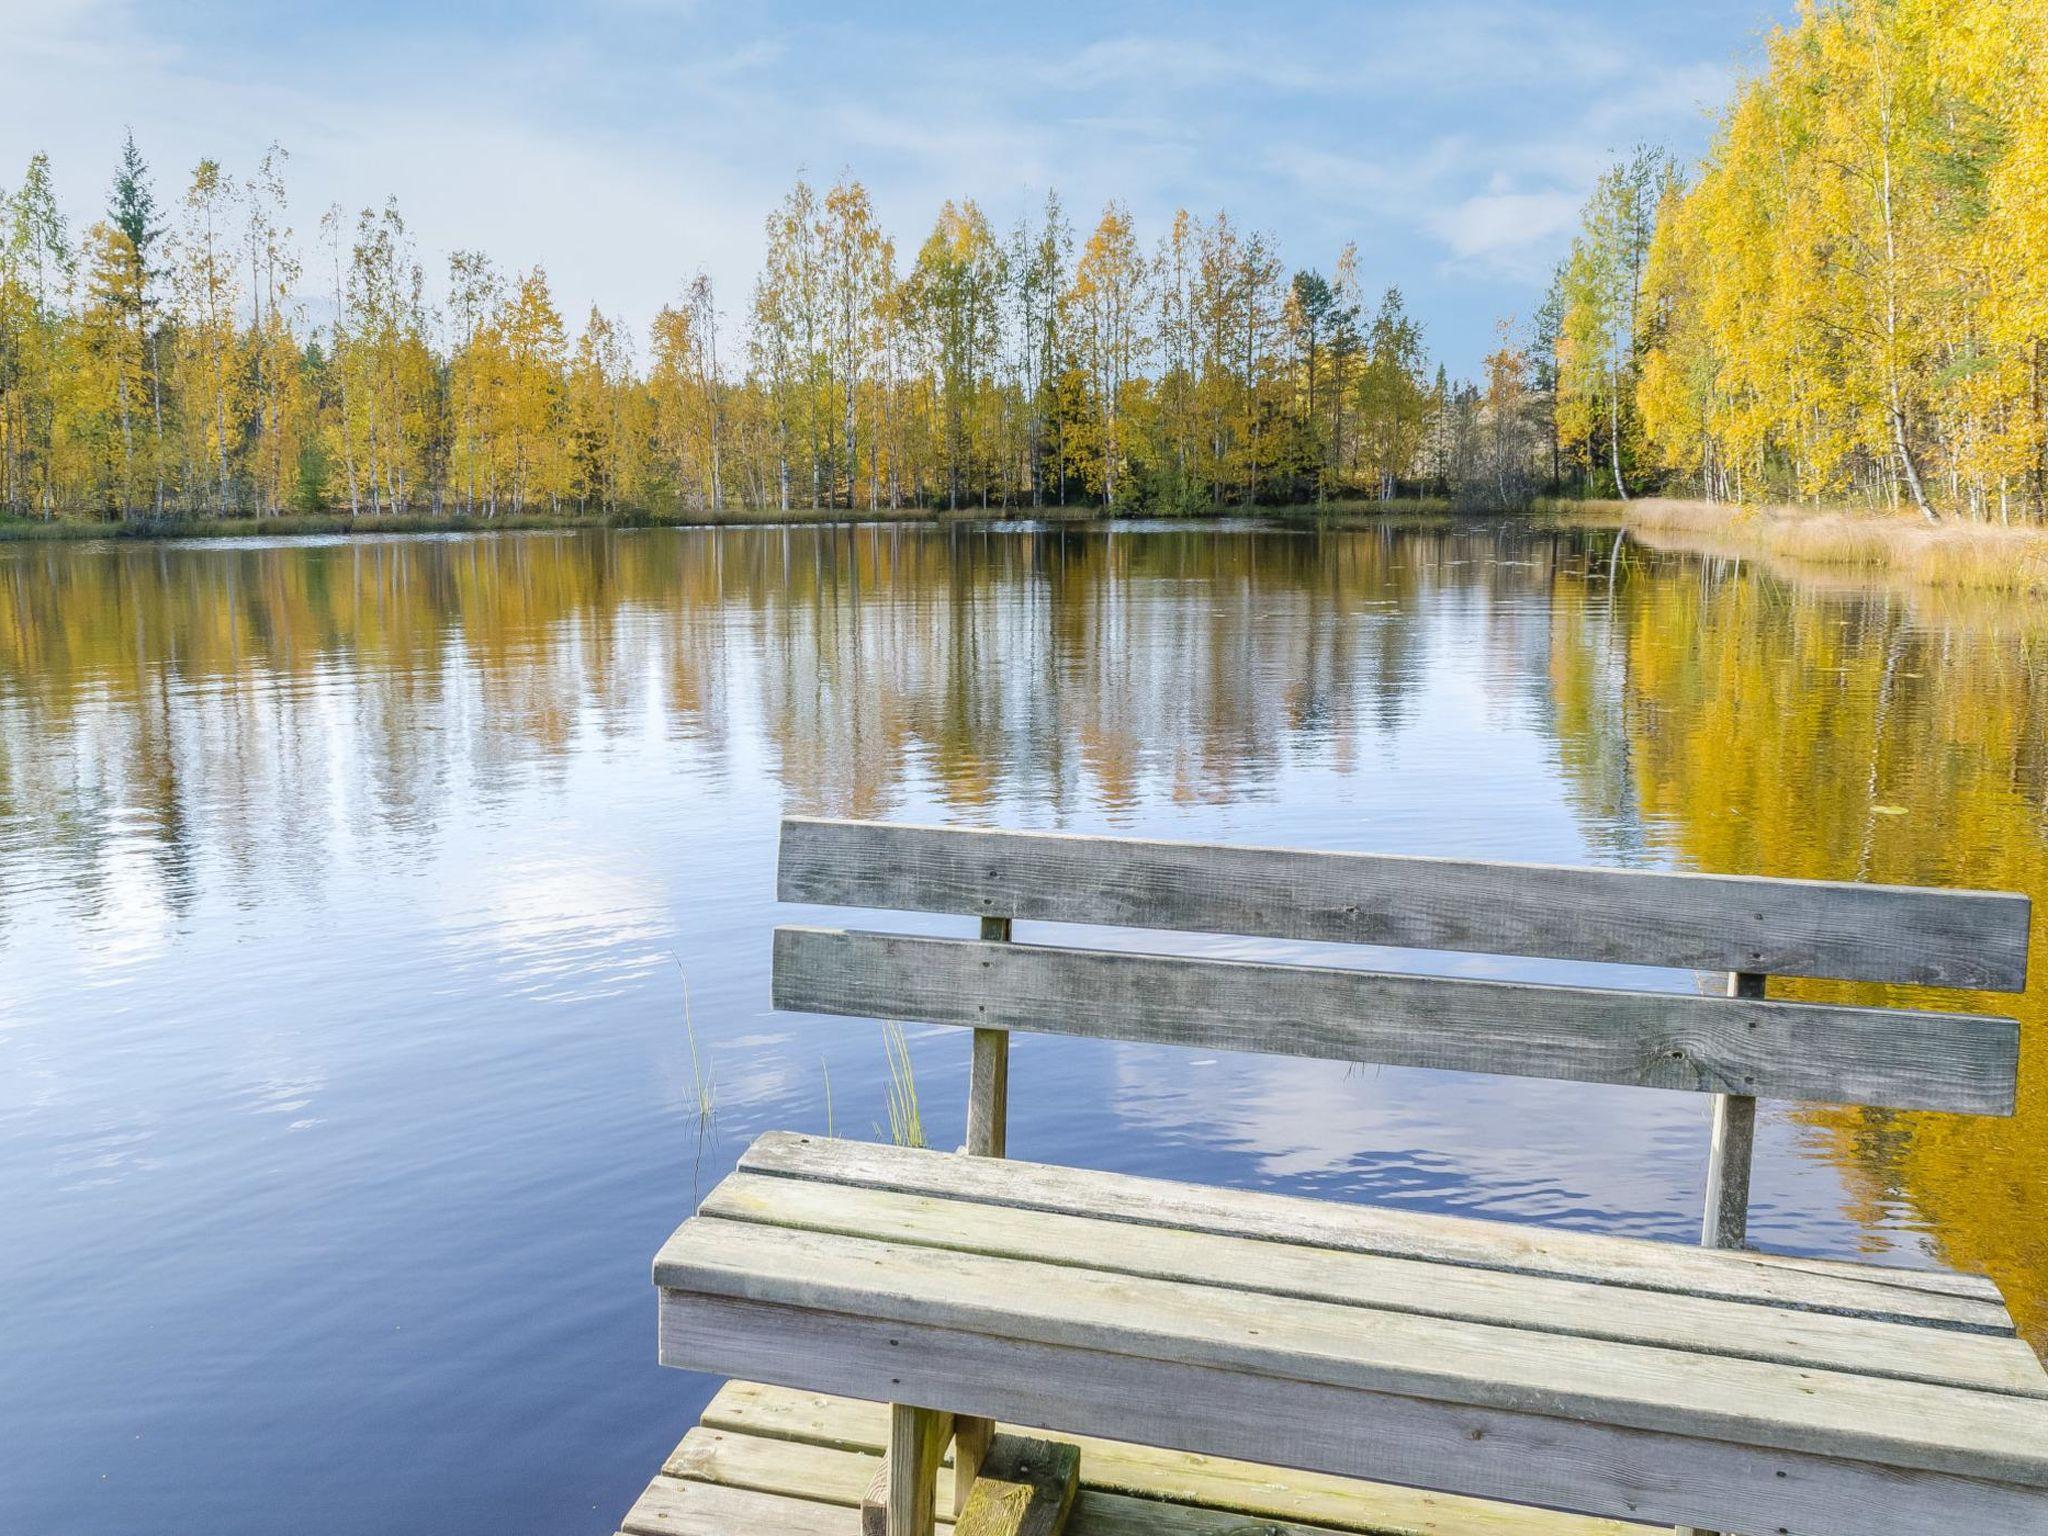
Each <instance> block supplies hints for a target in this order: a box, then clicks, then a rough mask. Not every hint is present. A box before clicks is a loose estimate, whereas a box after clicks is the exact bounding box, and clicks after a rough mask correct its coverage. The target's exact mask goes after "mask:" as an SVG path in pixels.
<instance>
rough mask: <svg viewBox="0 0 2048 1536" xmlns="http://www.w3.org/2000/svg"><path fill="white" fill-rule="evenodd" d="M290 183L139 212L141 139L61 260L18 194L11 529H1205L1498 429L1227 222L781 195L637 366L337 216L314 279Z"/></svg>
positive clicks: (1346, 264)
mask: <svg viewBox="0 0 2048 1536" xmlns="http://www.w3.org/2000/svg"><path fill="white" fill-rule="evenodd" d="M287 166H288V157H287V155H286V152H285V151H284V150H283V149H282V148H279V147H276V146H273V147H272V149H271V150H270V152H269V153H268V154H267V155H266V156H265V157H264V158H263V160H262V162H261V163H260V164H259V165H258V166H257V168H256V169H255V171H254V173H253V174H251V175H249V176H248V177H246V178H244V179H241V180H237V179H235V178H234V177H233V176H231V175H230V174H229V173H228V172H227V171H226V170H224V169H223V168H222V167H221V166H220V165H218V164H217V163H215V162H213V161H210V160H209V161H205V162H202V163H201V164H200V165H199V166H198V167H197V168H196V169H195V170H194V171H193V173H192V175H191V178H190V180H189V182H188V184H187V185H186V187H185V190H184V191H183V193H182V194H181V195H180V196H179V197H178V198H177V200H176V202H175V206H172V207H169V208H163V207H161V206H160V204H159V201H158V196H157V193H156V191H155V190H154V188H153V186H152V183H151V179H150V174H149V170H148V167H147V165H146V164H145V162H144V159H143V156H142V154H141V152H140V150H139V149H138V148H137V146H136V144H135V141H134V139H133V137H132V136H131V137H130V138H129V140H128V142H127V144H126V145H125V147H124V150H123V153H122V157H121V160H120V163H119V166H118V169H117V172H116V174H115V175H114V177H113V179H112V183H111V191H110V194H109V197H108V201H107V209H106V216H105V218H103V219H102V220H100V221H98V222H96V223H94V224H93V225H92V226H91V227H90V228H88V229H86V230H85V231H84V232H83V234H82V235H80V236H78V237H76V238H75V239H74V237H73V234H72V232H71V231H70V230H69V229H68V228H67V225H66V221H65V219H64V217H63V216H62V214H61V213H60V211H59V204H58V199H57V195H56V192H55V190H54V188H53V185H52V172H51V168H50V165H49V162H48V161H47V159H46V158H45V157H43V156H40V155H38V156H36V157H35V158H33V159H32V160H31V161H30V163H29V165H28V168H27V172H26V175H25V176H24V178H23V180H22V183H21V185H20V187H19V188H18V189H17V190H15V191H14V192H13V193H12V194H11V195H10V196H8V197H7V199H6V202H5V214H6V218H5V225H4V234H5V243H4V244H0V506H4V508H5V509H7V510H8V511H11V512H12V513H14V514H15V515H16V516H25V517H41V518H53V517H57V516H59V515H65V516H73V517H89V518H101V519H115V520H118V519H139V518H167V517H193V516H214V515H225V516H234V517H240V518H251V517H255V518H261V517H267V516H274V515H277V514H279V513H282V512H287V511H293V512H302V513H309V512H320V511H328V510H335V511H344V512H348V513H351V514H378V513H381V514H384V515H387V516H389V515H406V514H422V513H424V514H430V515H436V516H463V517H474V518H479V519H489V518H499V517H504V516H507V515H522V514H535V513H540V514H556V515H560V514H565V513H570V514H593V513H596V514H609V513H617V512H621V511H634V510H639V511H646V512H651V513H655V514H666V515H689V514H691V513H704V514H713V515H715V514H719V513H724V512H727V511H745V510H752V511H767V512H775V511H788V510H791V509H798V508H808V509H822V510H827V511H829V510H832V509H842V508H843V509H847V510H855V509H859V510H862V511H868V512H873V511H880V510H888V509H905V508H913V507H944V508H988V509H995V508H1022V507H1047V506H1068V505H1101V506H1108V507H1114V508H1118V509H1131V510H1138V509H1150V510H1158V511H1191V510H1198V509H1205V508H1220V507H1224V506H1229V505H1247V504H1253V503H1260V502H1276V501H1277V502H1297V501H1305V500H1306V501H1313V500H1323V499H1327V498H1329V497H1332V496H1337V495H1358V494H1361V493H1364V494H1370V495H1373V496H1379V497H1387V496H1392V495H1394V494H1396V493H1397V492H1399V491H1402V490H1416V491H1421V490H1431V489H1434V490H1437V491H1448V490H1452V489H1455V488H1458V487H1460V486H1463V485H1466V484H1467V483H1475V484H1486V483H1501V484H1505V483H1506V477H1505V476H1504V475H1502V474H1499V473H1494V474H1483V473H1482V470H1483V469H1484V467H1485V464H1486V463H1487V462H1490V461H1489V460H1488V459H1487V455H1488V453H1489V452H1491V453H1493V454H1494V455H1495V456H1496V457H1498V456H1499V454H1500V453H1501V452H1502V451H1503V450H1504V448H1505V447H1506V446H1507V445H1506V444H1505V441H1504V439H1503V438H1502V436H1501V434H1500V433H1498V432H1493V433H1491V434H1490V435H1489V433H1488V430H1487V423H1488V421H1489V420H1490V417H1489V414H1488V401H1487V399H1486V398H1485V397H1484V396H1482V395H1481V394H1480V393H1479V392H1478V391H1476V390H1474V389H1472V388H1470V387H1468V386H1461V385H1456V384H1453V383H1451V382H1450V381H1449V380H1448V379H1447V378H1446V377H1445V374H1444V372H1443V370H1442V369H1441V368H1438V369H1436V370H1434V372H1432V371H1431V369H1430V368H1429V366H1428V364H1427V361H1426V358H1425V354H1424V349H1423V337H1422V331H1421V328H1420V327H1419V326H1418V324H1417V323H1416V322H1415V321H1414V320H1413V319H1412V318H1411V317H1410V316H1409V315H1408V313H1407V311H1406V309H1405V307H1404V305H1403V302H1402V298H1401V294H1400V293H1399V291H1398V290H1396V289H1391V288H1390V289H1388V290H1387V291H1386V292H1385V293H1384V294H1383V295H1382V296H1381V297H1380V298H1379V299H1378V300H1377V301H1376V302H1374V303H1372V304H1370V305H1369V304H1368V303H1367V301H1366V298H1365V296H1364V294H1363V293H1362V292H1361V287H1360V280H1359V275H1358V271H1357V261H1356V256H1355V253H1354V251H1353V250H1351V249H1350V248H1347V249H1345V250H1344V251H1342V252H1340V253H1338V255H1337V258H1336V261H1335V263H1334V264H1333V266H1332V268H1331V271H1330V274H1329V275H1328V276H1327V277H1325V276H1324V275H1323V274H1321V273H1320V272H1317V271H1312V270H1303V271H1297V272H1293V273H1291V274H1290V273H1289V271H1288V270H1287V268H1286V266H1285V265H1284V264H1283V262H1282V261H1281V259H1280V255H1279V252H1278V250H1277V247H1276V245H1275V243H1274V241H1273V240H1272V238H1271V237H1269V236H1267V235H1264V234H1259V233H1255V232H1250V231H1246V230H1243V229H1241V228H1239V227H1238V226H1237V225H1236V224H1235V223H1233V222H1232V220H1231V219H1230V217H1229V216H1228V215H1227V214H1224V213H1218V214H1216V215H1215V216H1214V217H1213V218H1211V219H1208V220H1198V219H1196V218H1194V217H1191V216H1190V215H1189V214H1187V213H1186V212H1181V213H1177V214H1176V215H1175V216H1174V217H1173V219H1172V221H1171V225H1170V227H1169V228H1168V230H1167V231H1166V233H1165V234H1164V236H1163V238H1161V239H1160V240H1159V242H1158V243H1157V247H1156V249H1153V250H1150V251H1148V250H1146V249H1145V248H1144V247H1143V245H1142V244H1141V243H1140V240H1139V238H1138V235H1137V233H1136V231H1135V228H1134V226H1133V222H1132V219H1131V216H1130V214H1129V212H1128V211H1127V210H1126V209H1124V208H1123V207H1121V206H1119V205H1116V204H1111V205H1110V206H1109V207H1107V208H1105V209H1104V210H1103V211H1102V214H1101V217H1100V219H1099V220H1098V221H1097V222H1096V224H1095V225H1094V227H1093V228H1092V229H1090V230H1088V231H1087V233H1086V235H1085V238H1080V237H1077V232H1076V231H1075V229H1074V228H1073V226H1072V224H1071V223H1070V221H1069V219H1068V217H1067V215H1066V213H1065V211H1064V210H1063V208H1062V206H1061V204H1060V201H1059V198H1058V197H1057V196H1056V195H1053V196H1048V197H1047V198H1046V200H1045V204H1044V207H1043V210H1042V212H1041V213H1040V214H1039V215H1038V216H1037V217H1036V218H1034V219H1032V220H1029V221H1020V222H1019V223H1018V224H1017V226H1016V227H1015V228H1013V229H1012V230H1010V231H1008V232H1007V233H999V232H998V231H997V230H996V229H995V228H994V227H992V225H991V223H990V221H989V219H988V218H987V217H986V216H985V215H984V213H983V212H982V210H981V209H980V208H979V207H978V206H977V205H976V204H975V203H974V202H973V201H972V200H962V201H959V202H948V203H947V204H945V206H943V207H942V208H941V209H940V210H939V212H938V216H937V218H936V220H935V222H934V223H933V226H932V228H931V230H930V232H929V233H928V234H927V235H926V236H925V237H924V239H923V240H922V241H921V242H920V243H919V244H918V245H917V246H916V248H915V249H914V251H899V248H898V246H897V244H896V242H895V241H894V239H893V238H892V237H891V236H890V235H889V234H888V233H886V232H885V231H884V230H883V229H882V228H881V227H880V226H879V224H878V222H877V219H876V215H875V213H874V210H873V207H872V205H871V202H870V198H869V195H868V193H867V191H866V189H865V188H864V187H863V186H862V184H861V183H860V182H859V181H858V180H855V179H852V178H851V177H847V178H843V179H841V180H840V181H839V182H838V183H837V184H835V185H833V186H831V187H829V188H827V189H825V190H823V191H822V192H821V191H819V190H818V189H817V188H815V187H813V186H812V185H811V184H809V183H808V182H806V181H803V180H799V181H798V182H797V184H796V185H795V186H794V187H793V188H792V189H791V190H790V192H789V193H788V194H787V195H786V196H785V197H784V198H783V199H782V201H781V203H780V204H779V206H777V207H776V208H775V209H774V211H773V212H772V213H771V214H770V215H769V216H768V218H767V220H766V230H765V252H764V257H763V261H762V266H761V270H760V274H759V276H758V277H757V279H756V280H755V283H754V285H753V289H752V292H751V293H750V294H749V295H748V296H747V298H746V301H745V303H744V305H743V306H742V307H741V310H740V313H739V314H737V315H734V314H732V313H731V312H730V311H729V310H728V309H726V308H725V307H723V306H722V304H721V301H720V297H719V296H718V295H716V294H715V293H714V292H713V286H712V283H711V281H710V279H709V278H708V277H706V276H704V275H702V274H701V273H700V274H699V275H697V276H696V277H695V278H694V280H691V281H688V282H687V283H685V284H683V285H682V287H681V291H680V292H679V294H678V295H677V297H676V299H675V301H674V302H673V303H671V304H670V305H668V306H666V307H664V308H663V309H662V310H661V311H660V313H659V314H657V315H656V316H655V317H654V320H653V323H652V325H651V327H650V328H649V330H648V333H647V334H646V335H645V336H644V337H641V336H637V335H635V334H634V333H633V331H632V329H631V327H630V326H629V325H628V324H627V323H626V322H625V321H624V320H622V319H620V318H618V317H616V316H611V315H606V314H604V313H603V312H601V311H600V310H598V309H595V308H593V309H592V310H591V311H590V313H589V314H588V316H587V317H586V318H585V319H584V320H583V322H582V324H581V325H580V326H579V327H575V328H573V330H572V326H571V323H570V319H569V317H567V316H565V315H564V314H563V313H562V310H561V307H560V306H559V304H558V303H557V301H556V299H555V297H554V295H553V294H552V293H551V291H550V289H549V285H548V277H547V273H546V272H545V271H544V270H543V269H541V268H539V267H535V268H532V269H529V270H525V271H519V272H513V273H506V272H503V271H501V270H499V269H498V268H497V267H496V266H495V265H494V264H493V263H492V261H491V260H490V258H489V257H488V256H486V255H485V254H483V253H481V252H477V251H456V252H454V253H453V254H452V255H450V256H449V258H448V261H447V264H446V270H445V272H444V273H438V272H437V273H436V274H434V279H435V280H432V281H430V277H429V273H428V271H427V268H426V266H425V264H424V262H423V260H422V257H421V255H420V253H419V252H418V251H417V249H416V248H415V245H414V242H413V240H412V238H411V236H410V235H409V233H408V231H407V228H406V224H405V220H404V217H403V215H402V214H401V212H400V210H399V209H398V208H397V207H396V206H395V205H393V204H387V205H386V206H385V207H383V208H380V209H370V210H364V211H362V212H361V213H359V214H356V215H354V216H350V215H348V214H345V213H344V212H343V211H342V210H340V209H338V208H334V209H329V210H328V211H327V212H326V213H324V214H323V215H322V216H321V217H320V219H319V223H318V230H317V235H316V236H315V238H314V239H313V240H312V241H311V243H310V249H304V248H302V247H301V245H300V243H299V242H298V240H297V238H296V236H295V235H294V232H293V230H292V228H291V214H290V209H289V206H288V203H287V199H286V193H285V181H284V176H285V171H286V169H287ZM1499 361H1500V364H1501V366H1502V367H1503V368H1504V369H1506V370H1508V371H1509V372H1513V371H1514V370H1516V369H1519V368H1521V367H1522V366H1523V365H1522V363H1521V360H1520V357H1519V354H1516V353H1514V352H1513V350H1512V349H1508V348H1504V349H1503V355H1502V358H1501V359H1500V360H1499ZM1522 387H1523V386H1522V384H1521V383H1520V382H1515V383H1514V388H1515V389H1516V390H1520V389H1521V388H1522ZM1504 419H1506V418H1504ZM1526 456H1527V455H1526V445H1517V447H1516V457H1517V459H1518V461H1519V459H1520V458H1525V457H1526ZM1494 468H1495V469H1496V470H1498V469H1500V468H1501V466H1500V465H1497V464H1496V465H1494Z"/></svg>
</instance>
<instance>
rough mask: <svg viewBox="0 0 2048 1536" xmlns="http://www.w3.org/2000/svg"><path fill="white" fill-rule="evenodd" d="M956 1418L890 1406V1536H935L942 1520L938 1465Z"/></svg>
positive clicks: (900, 1405) (886, 1464)
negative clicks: (940, 1517) (934, 1533)
mask: <svg viewBox="0 0 2048 1536" xmlns="http://www.w3.org/2000/svg"><path fill="white" fill-rule="evenodd" d="M952 1432H953V1416H952V1415H951V1414H950V1413H941V1412H939V1411H938V1410H936V1409H933V1408H913V1407H911V1406H910V1405H909V1404H907V1403H891V1404H890V1405H889V1456H888V1459H887V1461H886V1462H884V1463H883V1465H884V1467H885V1468H886V1470H887V1473H888V1479H889V1489H888V1502H887V1505H886V1510H887V1514H886V1518H885V1522H884V1526H883V1529H884V1531H885V1532H886V1533H887V1536H933V1532H934V1530H935V1528H936V1524H937V1520H938V1487H939V1463H940V1461H941V1460H942V1459H943V1458H944V1457H945V1454H946V1439H947V1437H948V1436H949V1435H951V1434H952Z"/></svg>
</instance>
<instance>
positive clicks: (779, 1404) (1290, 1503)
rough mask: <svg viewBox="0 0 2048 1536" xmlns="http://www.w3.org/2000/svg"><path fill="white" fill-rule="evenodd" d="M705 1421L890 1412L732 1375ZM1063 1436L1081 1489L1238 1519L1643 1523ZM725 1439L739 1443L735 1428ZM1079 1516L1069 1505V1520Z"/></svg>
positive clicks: (874, 1434) (1516, 1529)
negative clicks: (1077, 1456) (1077, 1453)
mask: <svg viewBox="0 0 2048 1536" xmlns="http://www.w3.org/2000/svg"><path fill="white" fill-rule="evenodd" d="M703 1422H704V1425H705V1427H707V1428H718V1429H725V1430H731V1431H734V1432H736V1434H737V1435H738V1436H740V1437H751V1438H756V1439H788V1440H795V1441H801V1442H803V1443H805V1444H806V1445H809V1446H813V1447H818V1448H823V1449H830V1450H837V1451H841V1452H852V1453H856V1454H858V1455H861V1456H865V1457H874V1456H879V1455H880V1454H881V1451H882V1445H883V1441H884V1439H885V1437H886V1432H887V1425H888V1414H887V1409H886V1407H885V1406H884V1405H882V1404H878V1403H867V1402H862V1401H860V1400H859V1399H857V1398H846V1397H831V1396H827V1395H825V1394H823V1393H817V1392H799V1391H794V1390H791V1389H788V1388H783V1387H772V1386H768V1385H766V1384H764V1383H761V1382H739V1381H736V1382H730V1383H728V1384H727V1385H726V1386H725V1387H724V1388H723V1389H722V1390H721V1391H720V1392H719V1394H718V1395H717V1397H715V1398H713V1399H712V1401H711V1405H710V1406H709V1407H708V1408H706V1409H705V1410H704V1421H703ZM1061 1438H1063V1439H1067V1440H1071V1441H1072V1442H1073V1443H1074V1444H1076V1445H1078V1446H1079V1447H1080V1448H1081V1487H1082V1492H1083V1498H1084V1499H1085V1498H1086V1496H1087V1494H1088V1493H1089V1491H1091V1490H1092V1491H1094V1492H1098V1493H1116V1494H1124V1495H1128V1496H1130V1497H1132V1498H1135V1499H1140V1500H1143V1501H1145V1502H1146V1503H1148V1504H1172V1505H1177V1506H1181V1507H1184V1508H1187V1509H1191V1510H1193V1509H1199V1510H1205V1511H1210V1512H1213V1513H1215V1514H1217V1515H1219V1516H1223V1517H1228V1518H1230V1519H1233V1520H1236V1521H1240V1522H1242V1521H1244V1520H1266V1521H1274V1522H1281V1523H1288V1524H1298V1525H1300V1526H1303V1527H1314V1528H1315V1529H1317V1530H1328V1531H1344V1532H1360V1533H1372V1536H1382V1533H1387V1532H1398V1533H1401V1536H1643V1533H1644V1532H1645V1531H1647V1530H1648V1529H1649V1527H1644V1526H1638V1525H1633V1524H1628V1523H1624V1522H1622V1521H1618V1520H1601V1519H1595V1518H1592V1517H1589V1516H1585V1515H1565V1514H1558V1513H1555V1512H1554V1511H1551V1510H1543V1509H1530V1508H1526V1507H1523V1506H1520V1505H1514V1504H1496V1503H1490V1502H1488V1501H1485V1500H1481V1499H1468V1498H1462V1497H1460V1496H1458V1495H1456V1494H1447V1493H1431V1492H1428V1491H1426V1490H1422V1489H1415V1488H1398V1487H1393V1486H1391V1485H1388V1484H1384V1483H1371V1482H1363V1481H1360V1480H1357V1479H1355V1478H1344V1477H1333V1476H1330V1475H1328V1474H1326V1473H1319V1472H1300V1471H1286V1470H1280V1469H1276V1468H1273V1467H1269V1466H1260V1465H1258V1464H1256V1463H1253V1462H1244V1461H1233V1460H1229V1459H1227V1458H1224V1457H1218V1456H1198V1455H1191V1454H1189V1453H1187V1452H1185V1451H1175V1450H1162V1449H1160V1448H1158V1447H1155V1446H1144V1445H1133V1444H1130V1443H1128V1442H1124V1441H1118V1440H1105V1439H1100V1438H1096V1437H1093V1436H1088V1435H1062V1437H1061ZM732 1444H733V1445H735V1446H737V1444H738V1441H737V1439H736V1440H735V1441H733V1442H732ZM740 1454H741V1455H744V1452H741V1453H740ZM871 1464H872V1463H871V1462H857V1463H855V1464H854V1465H853V1467H852V1468H851V1469H849V1470H846V1471H843V1472H834V1471H832V1470H831V1469H830V1468H829V1464H826V1463H822V1462H810V1463H808V1466H809V1467H810V1469H811V1476H812V1478H813V1479H818V1478H823V1477H830V1476H836V1477H837V1478H838V1482H837V1485H836V1486H837V1489H838V1493H837V1495H836V1496H839V1497H843V1496H844V1494H845V1492H846V1491H847V1490H848V1489H850V1488H851V1487H852V1486H853V1483H854V1481H855V1480H856V1477H857V1475H861V1469H862V1468H863V1467H864V1466H867V1465H871ZM807 1486H817V1484H816V1482H815V1481H814V1482H812V1483H810V1484H807ZM820 1496H821V1497H823V1496H826V1495H824V1494H823V1493H821V1494H820ZM1079 1518H1080V1516H1079V1514H1078V1513H1077V1516H1076V1521H1077V1523H1078V1521H1079ZM1069 1528H1070V1529H1073V1528H1074V1527H1069Z"/></svg>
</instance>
